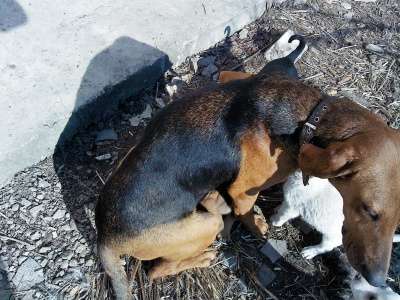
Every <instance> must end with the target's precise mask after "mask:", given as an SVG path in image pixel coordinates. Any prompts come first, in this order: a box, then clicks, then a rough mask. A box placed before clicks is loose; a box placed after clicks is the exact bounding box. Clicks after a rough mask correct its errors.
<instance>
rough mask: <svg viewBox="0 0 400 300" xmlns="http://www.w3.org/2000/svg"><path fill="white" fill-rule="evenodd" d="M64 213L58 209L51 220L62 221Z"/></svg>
mask: <svg viewBox="0 0 400 300" xmlns="http://www.w3.org/2000/svg"><path fill="white" fill-rule="evenodd" d="M65 213H66V211H65V210H64V209H58V210H57V211H56V212H55V213H54V215H53V219H62V218H64V216H65Z"/></svg>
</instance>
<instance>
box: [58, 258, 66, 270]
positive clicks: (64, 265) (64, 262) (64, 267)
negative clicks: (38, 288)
mask: <svg viewBox="0 0 400 300" xmlns="http://www.w3.org/2000/svg"><path fill="white" fill-rule="evenodd" d="M60 268H61V269H63V270H66V269H68V261H66V260H64V261H63V262H62V263H61V265H60Z"/></svg>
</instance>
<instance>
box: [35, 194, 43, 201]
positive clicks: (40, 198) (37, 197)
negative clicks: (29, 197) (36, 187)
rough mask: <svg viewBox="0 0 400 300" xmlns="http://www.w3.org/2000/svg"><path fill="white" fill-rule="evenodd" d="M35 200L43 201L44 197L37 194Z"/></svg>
mask: <svg viewBox="0 0 400 300" xmlns="http://www.w3.org/2000/svg"><path fill="white" fill-rule="evenodd" d="M36 199H38V200H43V199H44V195H43V194H39V195H37V196H36Z"/></svg>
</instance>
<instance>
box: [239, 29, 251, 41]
mask: <svg viewBox="0 0 400 300" xmlns="http://www.w3.org/2000/svg"><path fill="white" fill-rule="evenodd" d="M248 34H249V31H248V30H247V29H246V28H244V29H242V30H241V31H240V32H239V38H240V39H241V40H243V39H245V38H247V35H248Z"/></svg>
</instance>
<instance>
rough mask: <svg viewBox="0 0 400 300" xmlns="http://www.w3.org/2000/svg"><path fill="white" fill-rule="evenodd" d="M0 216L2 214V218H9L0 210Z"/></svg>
mask: <svg viewBox="0 0 400 300" xmlns="http://www.w3.org/2000/svg"><path fill="white" fill-rule="evenodd" d="M0 216H2V217H3V218H5V219H7V220H9V219H10V218H9V217H7V216H6V215H5V214H3V213H2V212H0Z"/></svg>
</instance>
